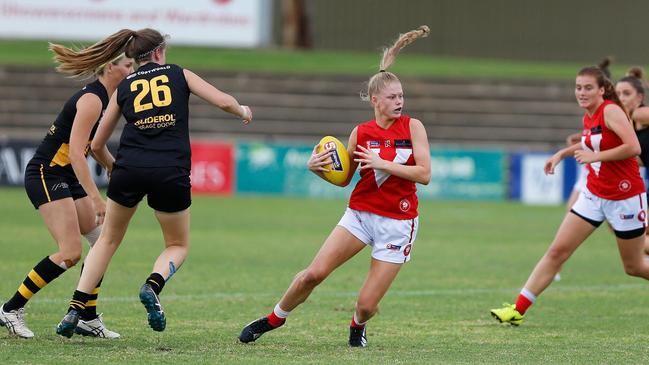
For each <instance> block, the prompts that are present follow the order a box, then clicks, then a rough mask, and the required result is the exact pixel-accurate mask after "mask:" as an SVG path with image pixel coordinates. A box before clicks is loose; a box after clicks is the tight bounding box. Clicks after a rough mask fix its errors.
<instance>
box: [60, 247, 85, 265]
mask: <svg viewBox="0 0 649 365" xmlns="http://www.w3.org/2000/svg"><path fill="white" fill-rule="evenodd" d="M79 260H81V250H78V251H77V250H66V251H61V257H60V261H61V262H57V264H58V265H59V266H63V265H61V264H64V265H65V266H66V267H67V268H68V269H69V268H71V267H72V266H74V265H76V264H77V263H78V262H79Z"/></svg>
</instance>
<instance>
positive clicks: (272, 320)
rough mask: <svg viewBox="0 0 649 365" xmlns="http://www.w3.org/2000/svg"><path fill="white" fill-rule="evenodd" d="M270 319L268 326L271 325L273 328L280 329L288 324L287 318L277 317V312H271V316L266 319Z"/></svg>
mask: <svg viewBox="0 0 649 365" xmlns="http://www.w3.org/2000/svg"><path fill="white" fill-rule="evenodd" d="M266 318H268V324H270V325H271V326H273V327H279V326H281V325H283V324H284V322H286V318H279V317H278V316H277V315H275V311H272V312H270V314H269V315H268V316H267V317H266Z"/></svg>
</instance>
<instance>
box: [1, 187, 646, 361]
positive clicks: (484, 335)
mask: <svg viewBox="0 0 649 365" xmlns="http://www.w3.org/2000/svg"><path fill="white" fill-rule="evenodd" d="M0 197H1V198H0V210H1V211H2V212H4V215H3V218H2V219H0V231H1V232H2V236H1V237H2V238H0V247H1V248H2V265H0V278H2V280H0V298H1V299H2V300H6V298H8V296H10V295H12V294H13V292H14V291H15V289H16V287H17V285H18V284H19V282H20V281H21V280H22V279H23V278H24V276H25V275H26V274H27V272H28V271H29V269H31V267H32V266H33V265H34V264H35V263H36V262H37V261H39V260H40V259H42V258H43V257H44V256H46V255H48V254H50V253H51V252H52V251H53V250H54V244H53V242H52V240H51V238H50V236H49V234H48V233H47V230H46V229H45V227H44V226H43V225H42V223H41V218H40V216H39V215H38V213H37V212H36V211H34V210H33V208H32V207H31V205H30V204H29V202H28V200H27V197H26V196H25V194H24V192H23V191H22V189H7V188H4V189H2V190H0ZM344 207H345V201H342V200H307V199H288V198H275V197H207V196H195V197H194V203H193V205H192V248H191V253H190V256H189V259H188V260H187V262H186V263H185V265H184V266H183V267H182V269H181V270H180V271H179V272H178V273H177V274H176V276H174V278H173V279H172V280H171V281H170V282H169V283H168V285H167V286H166V287H165V290H164V291H163V293H162V296H161V300H162V302H163V305H164V306H165V310H166V312H167V318H168V319H167V322H168V324H167V329H166V331H165V332H162V333H156V332H153V331H152V330H150V329H149V327H148V325H147V322H146V314H145V312H144V309H143V308H142V307H141V305H140V303H139V301H138V299H137V293H138V289H139V287H140V286H141V284H142V282H143V280H144V279H145V278H146V277H147V275H148V274H149V272H150V269H151V265H152V263H153V260H154V258H155V257H156V256H157V254H158V253H159V251H160V250H161V247H162V242H161V233H160V230H159V228H158V226H157V223H156V221H155V219H154V217H153V214H152V211H151V210H150V209H149V208H148V207H146V206H145V205H142V206H141V208H140V211H139V212H138V213H137V214H136V216H135V217H134V220H133V222H132V225H131V228H130V229H129V231H128V233H127V235H126V239H125V241H124V243H123V245H122V247H121V248H120V250H119V251H118V253H117V254H116V256H115V258H114V260H113V262H112V265H111V266H110V268H109V271H108V273H107V275H106V278H105V280H104V284H103V290H102V294H101V296H100V304H99V310H100V311H102V312H104V314H105V315H104V319H105V322H106V323H107V324H108V326H109V327H110V328H112V329H114V330H117V331H118V332H120V333H121V334H122V338H121V339H119V340H116V341H110V340H101V339H92V338H83V337H79V336H75V337H73V338H72V339H71V340H68V339H63V338H59V337H57V336H56V335H55V333H54V327H55V325H56V324H57V323H58V321H59V320H60V319H61V317H62V316H63V314H64V313H65V311H66V308H67V301H68V300H69V298H70V296H71V294H72V291H73V290H74V288H75V286H76V283H77V279H78V276H79V267H75V268H73V269H71V270H70V272H68V273H66V274H65V275H63V276H62V277H61V278H59V279H57V280H56V281H55V282H53V283H52V284H51V285H49V286H48V287H46V288H45V289H44V290H42V291H41V292H40V293H38V294H37V295H36V296H35V297H34V298H33V299H32V301H31V302H30V303H29V304H28V306H27V313H28V314H27V321H28V324H29V325H30V327H31V329H32V330H33V331H34V332H35V333H36V336H37V337H36V338H35V339H33V340H20V339H15V338H11V337H9V336H8V335H7V334H6V333H5V331H4V329H0V330H1V331H0V354H2V356H1V357H2V359H3V360H2V362H3V364H9V363H11V364H13V363H17V364H44V363H47V364H152V363H158V364H160V363H168V364H178V363H187V364H196V363H204V364H216V363H258V364H269V363H273V364H287V363H292V364H303V363H336V364H338V363H340V364H349V363H361V364H395V363H403V364H411V363H466V364H469V363H470V364H475V363H498V364H506V363H516V364H525V363H545V364H547V363H571V364H591V363H611V364H616V363H629V364H631V363H647V362H649V352H648V351H647V343H648V342H649V330H647V326H646V321H645V318H647V317H648V316H649V307H648V306H647V288H648V286H647V283H645V282H644V281H642V280H640V279H634V278H629V277H626V276H625V274H624V272H623V270H622V267H621V263H620V260H619V257H618V254H617V249H616V247H615V244H614V243H613V239H612V237H611V235H610V233H608V232H607V231H606V229H600V230H599V231H598V232H596V234H595V235H594V236H593V237H591V239H590V240H589V241H587V242H586V243H585V244H584V247H582V249H581V250H579V251H578V252H577V253H576V254H575V256H574V257H573V258H572V259H571V260H570V261H569V262H568V264H567V265H566V266H565V268H564V270H563V272H562V275H563V279H562V280H561V281H560V282H557V283H554V284H553V285H552V286H551V287H550V289H548V290H547V291H546V292H545V293H544V294H543V295H542V296H541V297H540V298H539V300H538V301H537V304H536V306H535V307H533V308H532V309H531V310H530V312H528V315H527V318H526V322H525V323H524V324H523V325H522V326H521V327H518V328H515V327H511V326H509V325H501V324H498V323H496V322H495V321H494V320H493V319H492V318H491V317H490V315H489V309H490V308H492V307H497V306H499V305H500V304H501V303H502V302H503V301H512V300H513V299H514V297H515V295H516V294H517V290H518V289H517V288H519V287H520V286H521V285H522V284H523V282H524V281H525V279H526V278H527V275H528V274H529V272H530V271H531V269H532V267H533V265H534V264H535V262H536V261H537V260H538V258H539V257H540V256H541V255H542V253H543V252H544V250H545V249H546V247H547V245H548V243H549V241H550V240H551V239H552V237H553V234H554V231H555V229H556V227H557V225H558V223H559V222H560V220H561V218H562V215H563V208H562V207H529V206H523V205H520V204H517V203H479V202H423V203H422V204H421V210H420V219H421V227H420V231H419V237H418V239H417V242H416V245H415V249H414V250H413V259H412V261H411V262H410V263H409V264H407V265H406V266H405V267H404V268H403V270H402V272H401V273H400V276H399V277H398V278H397V280H396V281H395V283H394V285H393V286H392V288H391V290H390V291H389V292H388V294H387V296H386V297H385V298H384V300H383V302H382V306H381V312H380V313H379V315H378V316H376V317H375V318H374V319H372V321H371V322H370V324H369V325H368V339H369V344H370V346H369V347H368V348H365V349H349V348H347V346H346V340H347V334H348V325H349V320H350V316H351V313H352V311H353V308H354V301H355V296H356V293H357V290H358V288H359V287H360V285H361V284H362V282H363V280H364V277H365V274H366V273H367V268H368V265H369V251H368V250H364V251H362V252H361V253H360V254H359V255H358V256H357V257H355V258H354V259H352V260H351V261H350V262H348V263H347V264H346V265H344V266H343V267H342V268H340V269H339V270H338V271H336V272H334V273H333V274H332V275H331V277H329V278H328V279H327V280H326V281H325V282H324V283H323V284H322V285H321V286H320V287H319V288H317V289H316V291H315V292H314V293H313V295H312V296H311V297H310V298H309V299H308V301H307V302H306V303H305V304H304V305H303V306H301V307H299V308H298V309H297V310H295V311H294V312H293V314H292V315H291V317H290V319H289V321H288V322H287V325H285V326H284V327H282V328H281V329H279V330H277V331H275V332H272V333H269V334H267V335H265V336H264V337H262V338H261V339H260V340H258V342H257V343H255V344H253V345H242V344H240V343H238V341H237V335H238V333H239V331H240V330H241V328H242V327H243V325H245V324H246V323H248V322H249V321H251V320H253V319H256V318H257V317H259V316H260V315H262V314H266V313H268V312H269V311H270V310H271V308H272V306H273V305H274V304H275V303H276V302H277V300H278V299H279V297H280V296H281V295H282V293H283V291H284V289H285V288H286V287H287V285H288V284H289V282H290V281H291V279H292V277H293V275H294V274H295V273H296V272H298V271H299V270H301V269H302V268H304V267H305V266H306V265H308V263H309V262H310V260H311V258H312V257H313V255H314V254H315V252H316V251H317V249H318V247H319V246H320V244H321V242H322V241H323V240H324V238H325V237H326V235H327V234H328V233H329V231H330V230H331V228H332V227H333V226H334V225H335V224H336V223H337V221H338V219H339V218H340V216H341V214H342V212H343V210H344Z"/></svg>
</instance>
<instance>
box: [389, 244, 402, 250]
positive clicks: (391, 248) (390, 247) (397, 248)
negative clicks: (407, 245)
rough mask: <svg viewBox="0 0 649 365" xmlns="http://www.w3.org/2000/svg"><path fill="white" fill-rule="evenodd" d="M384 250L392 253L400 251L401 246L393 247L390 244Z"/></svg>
mask: <svg viewBox="0 0 649 365" xmlns="http://www.w3.org/2000/svg"><path fill="white" fill-rule="evenodd" d="M385 248H387V249H388V250H392V251H401V246H397V245H393V244H391V243H388V244H387V245H386V246H385Z"/></svg>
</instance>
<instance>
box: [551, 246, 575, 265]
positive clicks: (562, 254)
mask: <svg viewBox="0 0 649 365" xmlns="http://www.w3.org/2000/svg"><path fill="white" fill-rule="evenodd" d="M545 255H546V256H547V257H548V258H549V259H551V260H552V261H558V262H564V261H566V260H567V259H568V257H570V250H568V249H565V248H563V247H560V246H558V245H554V244H553V245H552V246H550V248H549V249H548V252H547V253H546V254H545Z"/></svg>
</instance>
